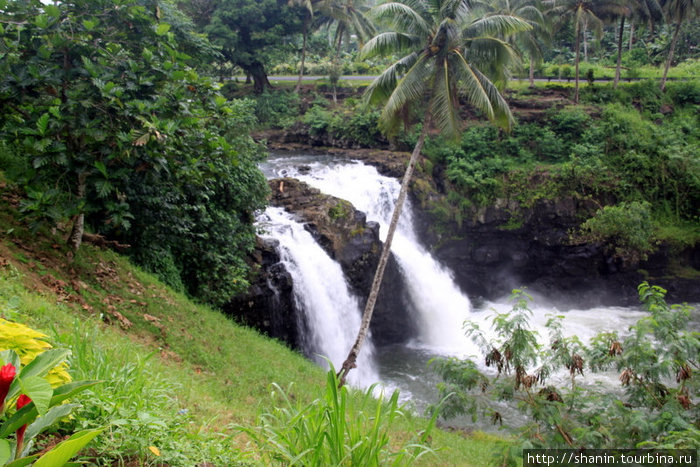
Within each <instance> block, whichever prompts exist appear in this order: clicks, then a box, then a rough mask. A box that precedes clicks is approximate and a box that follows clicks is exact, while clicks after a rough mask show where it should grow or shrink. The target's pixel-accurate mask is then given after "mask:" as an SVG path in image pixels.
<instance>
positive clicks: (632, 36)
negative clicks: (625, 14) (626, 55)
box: [629, 21, 634, 52]
mask: <svg viewBox="0 0 700 467" xmlns="http://www.w3.org/2000/svg"><path fill="white" fill-rule="evenodd" d="M633 40H634V22H633V21H631V22H630V39H629V42H630V43H629V51H630V52H632V41H633Z"/></svg>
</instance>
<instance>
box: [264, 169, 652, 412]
mask: <svg viewBox="0 0 700 467" xmlns="http://www.w3.org/2000/svg"><path fill="white" fill-rule="evenodd" d="M262 169H263V171H264V172H265V173H266V175H267V176H268V177H280V176H288V177H294V178H298V179H300V180H302V181H305V182H306V183H308V184H309V185H311V186H314V187H316V188H318V189H320V190H321V191H322V192H324V193H327V194H330V195H333V196H336V197H339V198H343V199H346V200H348V201H350V202H351V203H352V204H353V205H354V206H355V207H356V208H357V209H359V210H361V211H364V212H365V213H366V214H367V218H368V220H374V221H377V222H379V223H380V225H381V226H382V228H381V234H382V238H383V237H384V235H385V234H386V229H387V226H388V224H389V220H390V217H391V213H392V211H393V205H394V200H395V199H396V197H397V196H398V191H399V183H398V181H396V180H395V179H392V178H389V177H383V176H381V175H380V174H378V173H377V171H376V169H374V168H373V167H370V166H365V165H364V164H361V163H352V162H348V161H347V159H334V158H332V157H329V156H322V157H318V156H316V157H314V156H289V155H285V156H282V157H279V158H277V157H271V158H270V159H269V160H268V162H267V163H266V164H264V166H263V167H262ZM276 238H279V237H277V236H276ZM309 241H313V240H309ZM291 248H296V247H295V246H292V247H291ZM392 251H393V252H394V254H395V256H396V257H397V260H398V262H399V264H400V267H401V270H402V274H404V277H405V279H406V283H407V286H408V287H409V293H410V294H411V297H410V300H411V301H412V302H413V304H414V306H415V308H416V310H415V311H416V312H417V315H418V316H417V318H418V319H420V326H419V327H420V328H421V331H422V335H421V337H420V342H419V343H417V344H418V345H411V346H405V345H396V346H393V347H390V348H385V349H383V350H382V351H381V352H378V353H377V355H376V360H377V367H378V368H379V373H380V375H381V379H382V382H383V383H384V384H385V385H386V386H387V387H388V388H390V389H393V388H400V389H401V396H402V399H404V400H413V401H414V402H415V403H416V405H417V407H425V405H427V404H429V403H433V402H435V397H436V391H435V385H436V384H437V383H438V381H439V379H438V378H437V376H436V375H435V374H433V373H432V372H431V371H430V370H428V369H427V368H426V363H427V361H428V360H429V359H431V358H433V357H434V356H435V355H446V354H447V355H451V356H458V357H465V356H470V357H472V358H473V360H474V361H475V362H476V363H477V364H479V366H480V367H481V369H482V370H483V371H486V372H492V371H493V368H486V367H485V365H484V360H483V355H482V354H481V352H480V350H479V349H478V348H477V346H476V345H475V344H473V343H472V342H471V341H470V340H469V339H468V338H467V337H466V336H465V335H464V331H463V326H462V323H463V322H464V320H465V319H467V318H468V319H469V321H471V322H472V323H474V324H477V325H478V326H479V328H480V329H481V330H482V331H483V332H484V335H485V337H486V338H487V339H488V340H491V341H493V339H495V338H496V335H495V333H494V331H493V330H492V329H491V322H492V320H493V317H494V316H495V314H496V313H505V312H507V311H508V310H510V308H511V305H510V304H509V303H506V302H505V301H503V302H489V303H485V304H483V306H482V308H481V309H479V310H471V311H470V308H471V307H470V303H469V300H468V298H467V297H466V296H465V295H464V294H462V293H461V291H460V290H459V289H458V288H457V286H456V285H455V284H454V282H453V280H452V277H451V275H450V273H449V271H446V270H445V269H444V268H442V267H441V266H440V265H439V264H438V263H437V262H436V261H435V260H434V259H433V258H432V257H431V256H430V254H429V253H428V252H426V251H425V249H424V248H422V247H421V246H420V244H419V242H418V241H417V239H416V235H415V233H414V231H413V225H412V221H411V209H410V206H406V207H405V209H404V215H403V217H402V219H401V221H400V224H399V228H398V229H397V233H396V236H395V237H394V244H393V248H392ZM300 254H304V253H300ZM324 255H325V253H324ZM309 256H310V255H309ZM314 263H315V260H314ZM312 267H313V268H318V266H317V265H315V264H314V265H313V266H312ZM338 269H339V268H338ZM339 274H342V273H339ZM296 288H297V284H296V276H295V290H296ZM311 290H312V291H313V290H316V288H312V289H311ZM507 292H508V291H507V290H504V293H507ZM299 293H300V294H304V293H305V292H299ZM332 298H333V300H334V301H335V300H336V297H332ZM531 309H532V312H533V316H532V318H531V320H530V328H531V329H533V330H534V331H536V332H537V333H538V335H539V339H540V342H543V343H546V341H547V329H546V326H545V323H546V322H547V320H548V318H549V315H550V314H551V313H552V312H555V313H557V314H563V315H565V320H564V328H563V333H564V335H565V336H573V335H576V336H578V337H579V338H580V339H581V341H582V342H584V343H585V344H587V343H588V340H589V339H590V338H591V337H592V336H594V335H595V334H597V333H598V332H602V331H610V330H618V331H620V332H622V333H623V334H624V332H625V331H626V330H627V329H628V327H629V325H631V324H633V323H634V322H635V321H637V320H638V319H639V318H640V317H641V316H644V315H645V313H643V312H641V311H639V310H634V309H630V308H616V307H606V308H598V309H591V310H576V309H572V310H568V311H562V310H556V309H551V308H548V307H546V306H544V305H543V302H542V301H541V299H539V300H537V303H536V304H533V305H532V306H531ZM356 315H357V316H359V312H356ZM318 332H319V333H323V332H325V331H320V330H319V331H318ZM348 348H349V347H348ZM363 352H364V350H363ZM361 355H362V354H361ZM365 358H366V356H365ZM334 363H335V360H334ZM363 366H364V365H362V364H360V365H358V367H359V368H360V369H362V367H363ZM372 372H373V373H374V370H372ZM350 374H351V375H352V372H351V373H350ZM363 378H365V377H363ZM587 378H591V377H590V376H588V377H587ZM561 379H562V382H563V383H564V384H566V379H567V376H566V375H563V376H562V377H561ZM369 380H371V381H377V378H376V377H375V376H372V377H371V378H369ZM589 381H590V382H591V383H593V382H595V381H600V382H601V383H603V384H608V385H611V386H615V385H616V384H617V375H605V374H603V375H596V376H595V377H594V378H592V379H590V380H589ZM470 423H471V422H470Z"/></svg>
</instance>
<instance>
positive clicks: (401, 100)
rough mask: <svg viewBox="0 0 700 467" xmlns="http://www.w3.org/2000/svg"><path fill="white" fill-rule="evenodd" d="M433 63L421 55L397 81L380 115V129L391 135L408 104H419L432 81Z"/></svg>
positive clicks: (424, 55) (426, 56)
mask: <svg viewBox="0 0 700 467" xmlns="http://www.w3.org/2000/svg"><path fill="white" fill-rule="evenodd" d="M434 69H435V62H434V61H432V60H430V59H429V57H428V55H426V54H421V55H420V56H419V57H418V59H417V60H416V62H415V63H414V64H413V66H412V67H411V68H409V69H408V71H407V72H406V74H405V75H404V76H403V77H401V79H399V81H398V83H397V84H396V87H395V88H394V91H393V92H392V93H391V95H390V96H389V99H388V100H387V102H386V104H385V105H384V109H383V111H382V114H381V117H380V118H381V124H382V127H383V128H384V129H385V130H386V131H387V132H388V133H389V134H392V133H394V132H395V131H396V130H397V129H398V125H399V123H400V119H399V116H400V115H401V113H402V111H403V110H404V109H405V108H407V107H408V106H409V105H410V104H414V103H420V102H422V101H423V100H424V98H425V97H426V91H427V90H428V89H429V84H430V82H431V81H432V79H431V78H432V77H433V74H434Z"/></svg>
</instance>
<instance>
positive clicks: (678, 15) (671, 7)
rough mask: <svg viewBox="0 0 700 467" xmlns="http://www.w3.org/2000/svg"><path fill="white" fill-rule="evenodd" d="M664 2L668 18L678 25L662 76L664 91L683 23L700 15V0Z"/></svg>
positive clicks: (671, 0)
mask: <svg viewBox="0 0 700 467" xmlns="http://www.w3.org/2000/svg"><path fill="white" fill-rule="evenodd" d="M663 3H664V5H663V7H664V10H665V11H666V18H667V20H668V21H669V22H671V21H673V22H675V23H676V27H675V29H674V30H673V39H671V48H670V49H669V51H668V57H667V58H666V65H665V66H664V75H663V77H662V78H661V90H662V91H664V90H665V89H666V77H667V76H668V70H669V68H671V62H673V53H674V52H675V50H676V44H677V43H678V35H679V33H680V32H681V26H683V23H685V22H686V21H689V20H691V19H693V18H695V17H697V16H699V15H700V0H666V1H664V2H663Z"/></svg>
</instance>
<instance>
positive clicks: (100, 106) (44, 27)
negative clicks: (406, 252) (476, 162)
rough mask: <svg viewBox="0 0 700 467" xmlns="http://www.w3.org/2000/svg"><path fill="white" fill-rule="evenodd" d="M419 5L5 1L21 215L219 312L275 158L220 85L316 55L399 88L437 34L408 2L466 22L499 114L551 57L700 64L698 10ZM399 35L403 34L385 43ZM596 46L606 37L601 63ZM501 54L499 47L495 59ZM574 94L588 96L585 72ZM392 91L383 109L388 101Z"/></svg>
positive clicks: (0, 124) (8, 105) (0, 119)
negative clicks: (100, 239)
mask: <svg viewBox="0 0 700 467" xmlns="http://www.w3.org/2000/svg"><path fill="white" fill-rule="evenodd" d="M414 3H415V5H413V3H411V2H371V1H362V0H263V1H252V0H195V1H191V2H179V3H176V2H175V1H174V0H97V1H88V0H76V1H72V2H54V3H50V4H47V3H46V2H42V1H40V0H29V1H22V2H20V1H14V0H0V39H1V40H0V72H1V76H0V102H1V103H2V108H3V113H2V115H1V116H0V168H1V169H2V170H3V171H4V172H5V174H6V177H8V178H9V179H11V180H12V181H14V182H16V183H17V184H18V185H19V186H20V187H21V188H22V189H23V192H24V194H25V196H24V199H23V201H22V203H21V211H22V213H23V214H24V215H25V216H26V218H27V219H28V220H29V221H30V222H32V223H33V225H34V226H35V227H37V228H40V227H42V226H48V227H59V228H61V229H63V231H64V234H65V236H66V238H67V241H66V244H67V248H68V250H67V251H68V254H69V255H73V254H75V252H76V251H77V250H78V249H79V246H80V242H81V240H82V236H83V231H84V229H85V226H86V225H87V226H88V227H89V229H90V230H92V231H94V232H98V233H101V234H104V235H106V236H109V237H110V238H114V239H117V240H118V241H120V242H123V243H128V244H130V245H131V249H130V254H131V255H132V256H133V258H135V259H136V260H137V261H138V262H139V263H140V264H142V265H143V266H145V267H146V268H147V269H149V270H151V271H154V272H157V273H158V274H159V275H160V276H161V277H162V278H163V279H165V280H166V281H167V282H168V283H170V284H171V285H173V286H174V287H176V288H179V289H182V290H186V291H188V292H189V293H190V294H192V295H194V296H197V297H199V298H201V299H202V300H205V301H208V302H211V303H215V304H220V303H222V302H223V301H225V300H226V298H227V297H229V296H230V295H231V294H232V293H235V292H236V291H238V290H242V289H243V288H244V287H245V286H246V281H245V277H246V269H247V267H246V265H245V261H244V258H245V255H246V253H247V252H248V251H250V250H251V248H252V247H253V243H254V228H253V220H254V212H255V210H256V209H259V208H261V207H262V206H263V205H264V202H265V201H264V199H265V195H266V190H267V188H266V185H265V183H264V178H263V176H262V174H261V173H260V172H259V171H258V169H257V168H256V163H257V162H258V161H259V160H260V159H261V157H262V156H263V148H262V147H261V146H259V145H257V144H255V143H254V141H253V140H252V139H251V138H250V131H251V129H252V127H253V126H254V124H255V117H254V109H253V105H252V103H251V102H250V101H247V100H229V99H227V96H228V97H231V94H230V93H228V92H226V93H222V91H224V90H226V86H224V87H223V88H222V86H221V84H220V83H219V81H220V79H221V78H222V77H225V78H227V77H230V76H231V74H232V73H233V72H234V71H235V68H236V67H237V68H239V69H241V70H243V71H244V72H245V73H246V74H247V75H249V76H250V78H251V79H252V81H253V83H254V86H253V90H254V91H255V92H262V91H264V90H265V88H266V87H268V86H269V81H268V79H267V73H268V72H269V71H270V70H271V69H272V68H273V67H275V66H279V65H281V64H284V63H285V62H290V61H291V62H293V64H294V66H292V67H291V68H292V69H293V70H294V71H297V72H299V73H300V77H301V75H302V74H303V72H304V61H305V59H306V57H307V55H311V56H314V55H315V56H316V57H317V58H318V57H320V56H323V60H326V61H327V62H328V67H327V68H326V69H325V71H326V72H327V74H328V75H329V76H330V77H331V81H333V78H334V77H335V79H336V80H337V77H338V76H339V75H340V73H341V72H344V71H346V69H347V68H348V66H349V64H351V63H358V61H357V60H356V59H357V58H358V57H359V51H360V49H361V47H362V46H363V45H365V44H368V43H371V44H372V47H370V49H371V50H374V52H373V53H371V54H368V53H365V57H364V58H365V59H366V60H367V62H368V63H369V64H370V65H367V67H366V68H361V67H359V66H357V67H354V69H356V70H360V69H363V70H366V71H371V70H375V71H384V70H390V71H389V74H384V75H383V76H385V77H386V76H394V78H396V77H397V76H399V75H400V74H402V73H404V72H405V71H406V69H401V68H400V67H399V68H392V67H393V66H394V65H392V63H394V62H395V60H399V61H401V57H402V53H403V52H404V51H405V50H408V49H406V47H404V46H409V45H411V44H412V45H411V46H419V44H418V43H417V42H416V43H415V44H413V43H411V44H409V42H410V41H412V40H414V39H415V38H420V37H421V34H423V33H424V32H425V31H422V30H421V29H420V27H419V26H420V21H413V20H415V18H413V20H411V19H410V18H411V15H410V14H408V15H407V16H406V14H407V12H406V10H405V8H404V7H401V6H400V5H404V6H410V5H413V6H414V7H415V8H416V9H417V10H416V11H419V10H420V9H421V8H427V9H428V10H430V9H434V10H435V12H438V11H439V12H441V13H440V14H444V13H445V12H447V11H448V10H449V8H452V7H453V6H454V5H453V3H454V4H457V3H459V4H460V5H461V6H460V8H462V7H464V8H467V9H468V10H469V21H473V23H470V24H472V26H473V27H471V29H469V34H470V35H471V36H469V37H465V38H467V39H469V40H470V41H471V42H470V44H472V46H471V50H473V51H474V53H475V57H477V58H475V60H476V61H475V62H474V63H475V64H476V65H477V66H478V67H479V69H480V70H482V72H483V73H484V75H483V77H484V78H486V77H488V78H489V79H493V83H494V88H493V91H489V94H491V95H490V97H489V99H496V100H495V101H494V102H498V97H497V94H496V89H498V88H500V87H502V85H503V83H504V82H505V80H506V79H507V78H508V77H509V76H510V75H512V73H513V72H514V70H517V69H518V67H519V66H521V65H518V63H519V62H520V63H521V64H522V62H523V61H525V62H527V63H528V64H529V67H530V75H531V76H534V70H535V68H536V67H537V66H538V65H537V64H538V63H541V62H542V61H543V60H553V61H568V60H570V59H571V58H574V61H575V62H576V64H578V61H579V60H580V59H581V57H583V60H585V59H586V57H588V59H589V60H593V59H594V55H595V54H599V55H602V56H605V57H606V60H608V61H611V60H613V61H615V60H616V65H617V67H618V69H619V68H620V67H621V66H622V64H623V63H625V61H624V60H623V59H628V60H632V59H633V58H634V57H636V56H637V55H639V54H640V52H639V50H641V49H643V50H644V51H646V52H648V51H649V49H650V47H651V46H650V44H655V43H659V42H663V41H665V42H664V44H665V45H664V46H663V47H662V49H664V50H665V51H666V52H667V53H666V54H665V60H666V63H667V64H670V63H673V62H674V60H675V61H678V60H681V59H685V58H687V57H695V56H697V49H696V47H695V46H693V45H692V44H693V37H695V36H696V35H697V29H698V27H697V21H694V18H696V17H697V13H698V9H699V8H700V6H699V4H698V2H696V1H692V0H658V1H656V0H644V1H632V0H616V1H613V2H603V1H574V0H556V1H537V0H513V1H507V0H493V1H476V0H474V1H472V2H453V1H447V0H445V1H437V0H435V1H432V2H414ZM397 5H398V6H397ZM402 8H404V9H402ZM428 10H426V11H428ZM430 11H432V10H430ZM435 12H433V13H435ZM433 13H431V14H433ZM435 14H437V13H435ZM460 14H461V13H460ZM448 16H449V15H448ZM407 18H408V19H407ZM506 18H508V19H506ZM448 19H449V18H448ZM412 21H413V22H412ZM465 24H466V23H465ZM516 25H517V27H514V26H516ZM397 27H398V29H401V28H403V32H402V34H404V36H402V38H400V37H398V36H397V37H395V39H397V40H398V41H399V42H397V43H396V44H393V45H391V44H390V43H389V42H385V41H384V39H386V38H387V37H389V36H387V35H386V34H387V33H390V32H391V31H392V30H395V29H396V28H397ZM460 27H461V26H460ZM411 28H413V29H411ZM479 28H482V29H479ZM426 31H427V30H426ZM479 34H483V35H484V38H486V39H487V40H486V39H484V41H482V39H483V38H481V36H479ZM606 34H607V35H606ZM591 35H593V36H594V37H599V38H600V39H599V40H597V42H596V47H595V53H594V52H593V50H592V49H593V47H592V43H591ZM606 37H607V39H606ZM612 38H614V39H615V40H614V41H613V40H612ZM406 40H408V41H409V42H405V41H406ZM420 40H423V39H420ZM383 41H384V42H383ZM402 41H404V42H402ZM479 41H482V42H479ZM489 41H491V42H489ZM625 41H626V42H625ZM487 43H489V44H491V45H494V44H500V45H499V46H498V47H492V48H491V49H490V50H491V51H492V52H493V51H495V53H496V55H494V56H493V57H491V58H489V57H488V54H489V53H490V52H488V50H489V48H488V47H482V45H484V44H487ZM695 43H697V42H695ZM623 46H624V47H626V48H627V51H626V52H623V48H624V47H623ZM642 46H643V47H642ZM392 47H393V48H392ZM409 48H410V47H409ZM404 49H405V50H404ZM580 49H582V50H580ZM446 50H447V49H446ZM428 53H429V54H431V53H437V52H431V51H428ZM480 53H484V54H485V55H482V56H481V57H480V58H479V57H478V55H479V54H480ZM499 54H500V55H499ZM624 54H627V55H626V56H624ZM431 56H432V55H431ZM518 56H519V57H524V59H521V60H520V61H519V60H514V59H515V58H517V57H518ZM657 56H658V54H657ZM630 57H632V58H630ZM648 57H649V56H646V58H644V57H643V59H645V60H646V59H648ZM492 58H496V60H492ZM297 63H298V64H297ZM405 63H407V62H405ZM405 63H404V65H405ZM370 66H371V67H374V68H373V69H372V68H368V67H370ZM401 66H403V65H401ZM450 66H451V65H450ZM576 67H577V69H578V65H577V66H576ZM351 68H352V67H351ZM391 70H393V71H391ZM392 73H393V74H392ZM396 73H398V75H397V74H396ZM460 76H461V75H460ZM466 76H467V75H464V76H462V77H461V78H460V77H459V76H458V77H457V78H456V80H457V81H455V83H454V85H455V86H457V87H459V86H462V85H463V84H464V83H463V81H464V79H466V78H465V77H466ZM618 76H619V72H618ZM480 79H481V78H480ZM460 81H462V84H459V82H460ZM416 82H418V81H416ZM576 82H577V92H576V96H578V74H577V76H576ZM334 84H335V83H334ZM384 84H387V83H386V82H385V83H384ZM383 86H384V85H381V86H379V87H374V88H373V91H372V92H373V93H374V95H379V94H385V95H384V97H388V94H386V91H387V90H386V89H383ZM450 86H452V84H450V85H449V86H447V88H446V89H448V88H449V87H450ZM457 87H456V88H455V89H457ZM662 87H663V83H662ZM377 89H379V90H380V91H381V92H380V93H379V94H377V93H376V92H375V91H377ZM436 91H437V90H436ZM224 94H227V96H225V95H224ZM438 94H439V93H438ZM445 96H448V97H450V96H449V95H448V94H445ZM390 102H391V101H390ZM407 102H408V101H407ZM484 102H485V101H484ZM484 102H481V104H479V103H477V107H478V106H480V105H482V104H483V103H484ZM439 103H440V105H443V107H444V109H445V110H446V112H442V111H440V112H434V115H432V116H431V122H432V123H439V126H444V127H446V128H447V127H454V125H455V124H456V120H455V114H454V111H451V110H449V109H450V105H452V104H456V102H452V103H450V102H447V101H443V100H440V101H439ZM394 104H396V102H394ZM418 104H419V105H418V106H417V107H416V108H415V109H414V110H412V111H411V112H408V113H406V112H404V110H406V109H408V107H407V106H403V105H394V108H393V110H391V112H394V111H397V112H398V111H400V112H403V113H401V118H402V119H403V120H404V121H407V119H409V120H410V118H409V117H411V116H413V117H414V119H415V120H419V119H421V118H423V116H425V115H428V114H429V112H427V111H426V109H425V108H424V107H422V108H421V106H422V105H423V104H425V102H419V103H418ZM448 104H449V105H448ZM501 104H502V103H499V104H498V105H499V106H500V105H501ZM487 107H488V106H487ZM454 108H456V107H454ZM486 113H487V114H489V111H488V110H487V111H486ZM387 121H388V120H387ZM455 128H456V127H455ZM453 130H454V128H453Z"/></svg>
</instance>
